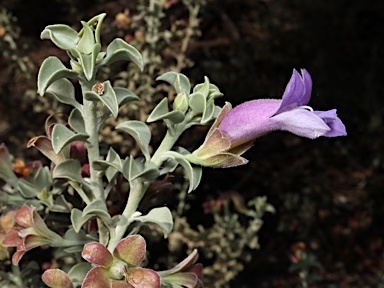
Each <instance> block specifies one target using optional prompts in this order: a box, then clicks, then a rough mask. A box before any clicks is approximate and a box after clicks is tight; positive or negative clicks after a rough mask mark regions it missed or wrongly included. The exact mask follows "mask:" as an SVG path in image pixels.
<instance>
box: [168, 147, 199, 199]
mask: <svg viewBox="0 0 384 288" xmlns="http://www.w3.org/2000/svg"><path fill="white" fill-rule="evenodd" d="M181 152H182V153H183V154H184V153H186V151H185V150H183V151H181ZM183 154H181V153H178V152H175V151H167V152H164V153H163V155H162V156H161V160H163V161H165V160H167V159H169V158H171V159H173V160H175V161H177V162H178V163H179V164H180V165H181V166H182V167H183V168H184V172H185V176H186V177H187V179H188V180H189V189H188V193H190V192H192V191H193V190H195V189H196V188H197V187H198V186H199V184H200V181H201V176H202V174H203V172H202V171H203V170H202V168H201V167H199V166H194V167H192V165H191V164H190V163H189V161H188V160H187V159H185V158H184V155H183Z"/></svg>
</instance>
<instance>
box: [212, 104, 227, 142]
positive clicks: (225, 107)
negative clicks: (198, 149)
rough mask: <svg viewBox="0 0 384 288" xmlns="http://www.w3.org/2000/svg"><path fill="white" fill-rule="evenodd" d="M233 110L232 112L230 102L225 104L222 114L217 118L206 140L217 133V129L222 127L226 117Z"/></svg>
mask: <svg viewBox="0 0 384 288" xmlns="http://www.w3.org/2000/svg"><path fill="white" fill-rule="evenodd" d="M231 110H232V104H231V103H229V102H225V105H224V106H223V108H221V110H220V113H219V115H218V116H217V118H216V120H215V122H214V123H213V124H212V126H211V128H210V129H209V131H208V133H207V136H206V138H208V137H209V136H210V135H211V134H212V133H213V132H214V131H215V128H217V127H219V126H220V124H221V122H222V121H223V119H224V118H225V116H226V115H227V114H228V112H229V111H231Z"/></svg>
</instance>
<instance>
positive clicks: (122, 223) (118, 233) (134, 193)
mask: <svg viewBox="0 0 384 288" xmlns="http://www.w3.org/2000/svg"><path fill="white" fill-rule="evenodd" d="M133 182H136V183H135V184H136V185H135V186H133V187H131V190H130V192H129V197H128V202H127V205H126V206H125V209H124V211H123V214H122V215H121V218H120V220H119V222H118V223H117V225H116V229H115V231H114V233H113V234H111V238H110V241H109V244H108V250H109V251H111V252H113V250H114V249H115V247H116V245H117V243H118V242H119V241H120V240H121V239H122V238H123V236H124V234H125V232H126V230H127V228H128V225H129V224H130V223H131V221H129V220H130V219H131V217H132V215H133V214H134V213H135V212H136V211H137V208H138V207H139V204H140V201H141V199H143V197H144V194H145V192H146V191H147V188H148V186H149V184H150V182H143V181H142V179H140V178H139V179H137V180H133Z"/></svg>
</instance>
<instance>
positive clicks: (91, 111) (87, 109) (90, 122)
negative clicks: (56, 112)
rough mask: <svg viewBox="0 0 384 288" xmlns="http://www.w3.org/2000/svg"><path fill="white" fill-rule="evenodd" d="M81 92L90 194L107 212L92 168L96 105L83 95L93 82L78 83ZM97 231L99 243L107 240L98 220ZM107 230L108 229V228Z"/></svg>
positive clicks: (99, 178) (95, 149)
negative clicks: (101, 202) (99, 201)
mask: <svg viewBox="0 0 384 288" xmlns="http://www.w3.org/2000/svg"><path fill="white" fill-rule="evenodd" d="M80 84H81V90H82V92H83V107H84V108H83V117H84V124H85V131H86V133H87V134H88V136H89V138H88V140H87V152H88V162H89V174H90V180H91V187H92V194H93V199H92V200H95V199H103V200H104V210H105V211H107V205H106V202H105V195H104V185H103V179H102V174H101V172H100V171H97V170H96V169H95V167H94V161H96V160H99V159H100V151H99V129H98V125H97V124H98V119H97V103H96V102H94V101H89V100H87V99H85V93H86V92H87V91H91V90H92V86H93V85H94V84H95V80H94V79H92V80H90V81H86V80H85V79H83V80H82V81H80ZM97 224H98V228H99V229H98V230H99V240H100V242H104V241H106V239H107V238H108V235H107V232H106V230H107V229H104V227H103V225H104V223H103V222H102V221H101V220H100V219H98V221H97ZM108 228H109V227H108Z"/></svg>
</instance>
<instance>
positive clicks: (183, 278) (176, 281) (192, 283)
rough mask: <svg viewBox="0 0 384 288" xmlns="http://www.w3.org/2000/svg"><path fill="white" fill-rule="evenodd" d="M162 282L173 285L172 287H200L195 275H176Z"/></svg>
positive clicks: (182, 273) (165, 278)
mask: <svg viewBox="0 0 384 288" xmlns="http://www.w3.org/2000/svg"><path fill="white" fill-rule="evenodd" d="M162 281H164V282H166V283H171V284H172V287H185V288H194V287H198V286H197V283H198V278H197V276H196V274H195V273H188V272H187V273H184V272H181V273H176V274H172V275H169V276H166V277H164V278H162Z"/></svg>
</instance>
